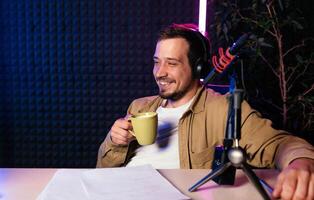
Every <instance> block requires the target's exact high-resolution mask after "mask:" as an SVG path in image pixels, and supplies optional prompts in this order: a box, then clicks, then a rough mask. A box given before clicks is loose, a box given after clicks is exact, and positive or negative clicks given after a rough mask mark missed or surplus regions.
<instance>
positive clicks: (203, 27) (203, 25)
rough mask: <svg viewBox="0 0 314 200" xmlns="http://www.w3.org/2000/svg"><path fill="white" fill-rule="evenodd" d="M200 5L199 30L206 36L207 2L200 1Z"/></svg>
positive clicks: (205, 0)
mask: <svg viewBox="0 0 314 200" xmlns="http://www.w3.org/2000/svg"><path fill="white" fill-rule="evenodd" d="M199 4H200V6H199V15H198V29H199V31H200V32H201V33H202V34H203V35H205V32H206V9H207V0H200V3H199Z"/></svg>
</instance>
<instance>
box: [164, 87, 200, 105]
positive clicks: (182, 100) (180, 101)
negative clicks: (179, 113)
mask: <svg viewBox="0 0 314 200" xmlns="http://www.w3.org/2000/svg"><path fill="white" fill-rule="evenodd" d="M199 87H200V86H199ZM199 87H196V88H195V90H192V91H190V92H189V93H187V94H186V95H184V96H183V97H182V98H180V99H177V100H172V99H167V100H166V101H165V102H164V103H163V107H164V108H177V107H179V106H182V105H184V104H186V103H188V102H189V101H190V100H191V99H192V98H193V97H194V96H195V94H196V92H197V90H198V88H199Z"/></svg>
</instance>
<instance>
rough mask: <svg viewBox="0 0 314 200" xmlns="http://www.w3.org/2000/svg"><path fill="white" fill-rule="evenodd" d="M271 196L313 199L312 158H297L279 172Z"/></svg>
mask: <svg viewBox="0 0 314 200" xmlns="http://www.w3.org/2000/svg"><path fill="white" fill-rule="evenodd" d="M273 197H275V198H281V199H282V200H301V199H302V200H303V199H304V200H313V199H314V160H312V159H306V158H299V159H296V160H294V161H292V162H291V163H290V164H289V165H288V166H287V167H286V168H284V169H283V170H282V172H281V173H280V174H279V176H278V179H277V183H276V185H275V188H274V192H273Z"/></svg>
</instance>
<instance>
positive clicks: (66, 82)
mask: <svg viewBox="0 0 314 200" xmlns="http://www.w3.org/2000/svg"><path fill="white" fill-rule="evenodd" d="M172 22H177V23H187V22H193V23H197V22H198V1H197V0H29V1H27V0H1V2H0V167H74V168H75V167H95V164H96V156H97V151H98V147H99V145H100V143H101V142H102V141H103V139H104V138H105V136H106V134H107V132H108V131H109V129H110V127H111V125H112V124H113V122H114V121H115V120H116V119H117V118H119V117H123V116H124V114H125V111H126V109H127V106H128V105H129V103H130V102H131V101H132V100H133V99H135V98H137V97H140V96H147V95H153V94H156V91H157V90H156V86H155V82H154V80H153V76H152V65H153V62H152V57H153V53H154V48H155V40H156V37H157V33H158V31H159V30H160V29H161V28H162V27H164V26H166V25H169V24H171V23H172Z"/></svg>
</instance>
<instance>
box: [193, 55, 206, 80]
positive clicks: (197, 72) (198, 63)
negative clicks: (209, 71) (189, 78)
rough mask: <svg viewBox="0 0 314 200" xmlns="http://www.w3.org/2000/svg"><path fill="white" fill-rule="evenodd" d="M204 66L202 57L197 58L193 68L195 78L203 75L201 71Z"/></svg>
mask: <svg viewBox="0 0 314 200" xmlns="http://www.w3.org/2000/svg"><path fill="white" fill-rule="evenodd" d="M203 68H204V63H203V61H202V59H201V58H199V59H197V61H196V64H195V66H194V68H193V70H194V72H193V75H194V78H200V77H201V73H202V71H203Z"/></svg>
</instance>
